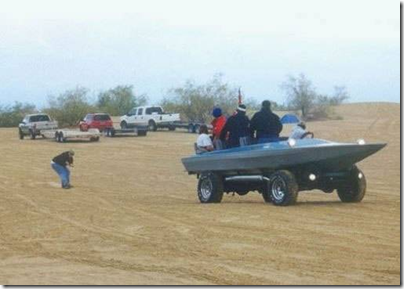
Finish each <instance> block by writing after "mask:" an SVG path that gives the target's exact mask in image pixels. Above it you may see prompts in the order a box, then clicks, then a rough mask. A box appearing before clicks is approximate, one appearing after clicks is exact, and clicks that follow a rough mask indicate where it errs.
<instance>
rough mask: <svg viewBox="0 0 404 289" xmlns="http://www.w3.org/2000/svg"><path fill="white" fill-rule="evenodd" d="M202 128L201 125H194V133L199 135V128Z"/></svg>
mask: <svg viewBox="0 0 404 289" xmlns="http://www.w3.org/2000/svg"><path fill="white" fill-rule="evenodd" d="M200 127H201V126H200V125H199V124H196V125H194V133H199V128H200Z"/></svg>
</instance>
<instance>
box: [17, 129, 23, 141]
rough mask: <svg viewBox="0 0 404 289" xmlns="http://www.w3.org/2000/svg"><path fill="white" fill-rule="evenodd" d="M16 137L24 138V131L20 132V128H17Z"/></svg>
mask: <svg viewBox="0 0 404 289" xmlns="http://www.w3.org/2000/svg"><path fill="white" fill-rule="evenodd" d="M18 137H19V138H20V139H21V140H23V139H24V133H23V132H22V130H21V129H18Z"/></svg>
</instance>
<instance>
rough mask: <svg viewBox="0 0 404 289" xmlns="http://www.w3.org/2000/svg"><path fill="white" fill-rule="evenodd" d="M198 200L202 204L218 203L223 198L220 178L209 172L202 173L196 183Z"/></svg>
mask: <svg viewBox="0 0 404 289" xmlns="http://www.w3.org/2000/svg"><path fill="white" fill-rule="evenodd" d="M209 187H210V188H209ZM206 189H207V191H206ZM198 198H199V201H200V202H201V203H204V204H207V203H220V202H221V201H222V198H223V179H222V177H221V176H220V175H218V174H215V173H211V172H209V173H202V174H201V175H200V177H199V181H198Z"/></svg>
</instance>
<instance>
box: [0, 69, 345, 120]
mask: <svg viewBox="0 0 404 289" xmlns="http://www.w3.org/2000/svg"><path fill="white" fill-rule="evenodd" d="M281 88H282V89H283V91H284V92H285V95H286V98H285V102H284V103H282V104H278V103H276V102H273V101H272V108H273V110H289V111H296V112H299V114H300V115H301V117H302V118H303V119H310V118H312V119H320V118H324V119H326V118H329V117H331V116H332V115H333V107H334V106H336V105H339V104H341V103H342V102H344V101H346V100H347V99H348V98H349V95H348V92H347V90H346V88H345V87H343V86H336V87H335V89H334V94H333V95H331V96H329V95H326V94H319V93H317V92H316V89H315V88H314V86H313V84H312V82H311V81H310V80H309V79H308V78H307V77H306V76H305V75H304V74H300V75H299V76H297V77H294V76H288V78H287V79H286V81H285V82H284V83H282V85H281ZM89 92H90V91H89V90H88V89H87V88H84V87H76V88H75V89H71V90H67V91H65V92H63V93H61V94H59V95H50V96H48V100H47V105H46V106H45V107H44V108H43V109H42V112H45V113H48V114H49V115H51V117H53V118H54V119H56V120H58V122H59V125H61V126H74V125H76V124H77V123H78V122H79V121H80V120H81V119H82V118H83V117H84V116H85V115H86V114H87V113H90V112H106V113H109V114H110V115H113V116H121V115H124V114H126V113H127V112H128V111H129V110H131V109H132V108H133V107H136V106H141V105H145V104H146V103H147V102H148V96H147V95H145V94H137V93H135V92H134V87H133V86H132V85H119V86H116V87H115V88H112V89H108V90H106V91H102V92H100V93H99V94H98V96H97V99H96V100H95V101H93V100H91V98H90V97H89ZM239 93H240V91H239V88H238V87H237V86H234V85H230V84H229V83H227V82H225V81H223V78H222V75H220V74H218V75H215V76H213V77H212V79H210V80H209V81H207V82H206V83H203V84H198V83H195V82H194V81H191V80H189V81H186V82H185V83H184V84H183V85H182V86H179V87H175V88H172V89H170V90H168V92H167V94H166V96H165V97H164V98H163V99H162V100H161V101H160V103H159V105H161V106H162V107H163V108H164V109H165V111H166V112H176V113H180V114H181V117H182V118H183V120H184V121H197V122H208V121H210V120H211V112H212V110H213V108H214V107H220V108H221V109H222V111H223V113H224V114H225V115H231V114H233V112H234V110H235V108H236V106H237V103H238V97H239ZM242 100H243V103H244V104H246V106H247V107H248V111H249V112H250V113H253V112H254V111H257V110H259V109H260V104H259V103H258V102H257V101H256V100H255V99H253V98H244V97H243V98H242ZM35 112H38V109H37V108H36V106H35V105H33V104H29V103H20V102H16V103H15V104H14V105H11V106H1V105H0V127H15V126H17V125H18V124H19V123H20V122H21V120H22V119H23V117H24V115H26V114H29V113H35Z"/></svg>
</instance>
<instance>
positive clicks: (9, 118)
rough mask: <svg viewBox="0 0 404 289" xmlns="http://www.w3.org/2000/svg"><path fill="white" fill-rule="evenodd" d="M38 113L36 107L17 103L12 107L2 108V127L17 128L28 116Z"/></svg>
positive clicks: (0, 110)
mask: <svg viewBox="0 0 404 289" xmlns="http://www.w3.org/2000/svg"><path fill="white" fill-rule="evenodd" d="M35 112H37V110H36V108H35V105H33V104H28V103H20V102H16V103H15V104H14V105H12V106H0V127H16V126H18V124H19V123H20V122H21V121H22V119H23V118H24V116H25V115H26V114H30V113H35Z"/></svg>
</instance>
